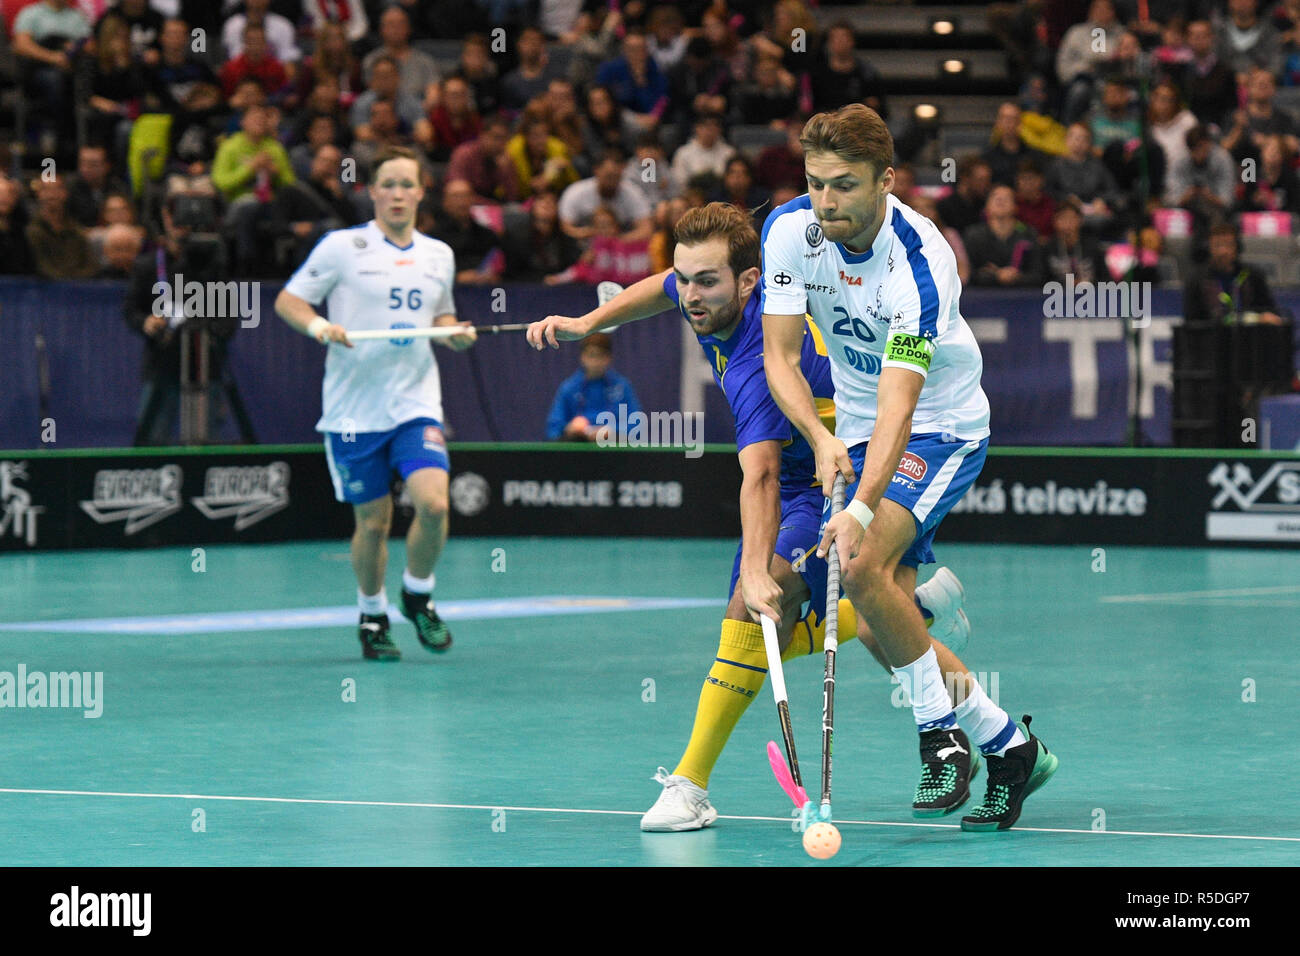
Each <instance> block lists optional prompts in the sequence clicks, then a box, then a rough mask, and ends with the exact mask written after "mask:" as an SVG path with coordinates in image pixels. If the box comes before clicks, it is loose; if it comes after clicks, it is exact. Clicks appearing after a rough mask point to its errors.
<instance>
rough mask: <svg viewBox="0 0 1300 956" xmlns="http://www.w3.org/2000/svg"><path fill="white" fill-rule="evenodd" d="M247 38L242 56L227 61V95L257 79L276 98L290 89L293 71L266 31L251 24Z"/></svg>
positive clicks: (223, 75) (223, 72) (224, 81)
mask: <svg viewBox="0 0 1300 956" xmlns="http://www.w3.org/2000/svg"><path fill="white" fill-rule="evenodd" d="M243 40H244V42H243V47H242V50H241V52H240V54H239V56H236V57H233V58H231V59H230V60H228V61H226V65H225V66H223V67H222V68H221V74H220V76H221V89H222V91H223V92H224V93H225V94H226V96H227V97H229V96H230V95H231V94H232V93H233V92H234V91H235V87H236V86H238V85H239V84H240V83H242V82H243V81H244V80H247V79H252V80H256V81H257V85H258V86H260V87H261V88H262V92H263V93H265V94H266V95H267V96H268V97H270V98H272V99H277V98H278V97H279V96H280V95H281V94H282V93H286V92H288V87H289V72H288V70H286V69H285V65H284V64H283V63H281V62H280V61H279V60H278V59H276V57H275V54H274V52H273V51H272V49H271V47H270V46H269V45H268V44H267V40H266V31H265V30H264V29H263V28H262V27H261V26H260V25H258V24H256V23H250V24H248V25H247V26H245V27H244V36H243Z"/></svg>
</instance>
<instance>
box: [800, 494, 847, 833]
mask: <svg viewBox="0 0 1300 956" xmlns="http://www.w3.org/2000/svg"><path fill="white" fill-rule="evenodd" d="M843 508H844V476H843V475H839V474H837V475H836V476H835V485H834V487H833V489H832V491H831V517H832V518H833V517H835V515H837V514H839V512H840V511H842V510H843ZM839 611H840V550H839V548H838V547H837V546H836V545H835V544H834V543H833V542H832V544H831V546H830V548H829V549H827V554H826V673H825V675H824V676H823V678H822V802H821V806H820V807H814V806H813V804H812V801H811V800H810V801H808V803H806V804H804V808H803V822H804V829H805V830H806V829H807V828H808V827H809V826H810V825H811V824H812V823H814V822H825V823H829V822H830V820H831V751H832V750H833V748H834V742H835V654H836V651H838V650H839V644H840V641H839V629H840V614H839Z"/></svg>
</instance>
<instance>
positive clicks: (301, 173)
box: [289, 116, 340, 179]
mask: <svg viewBox="0 0 1300 956" xmlns="http://www.w3.org/2000/svg"><path fill="white" fill-rule="evenodd" d="M339 138H340V137H339V125H338V121H337V120H335V119H334V117H332V116H313V117H312V118H311V124H310V125H309V126H308V127H307V138H306V139H304V140H303V141H302V142H301V143H299V144H298V145H297V146H295V147H294V148H293V149H291V150H289V163H290V165H292V166H293V175H294V177H295V178H297V179H307V178H309V177H310V176H311V164H312V159H313V157H314V156H315V155H316V151H317V150H319V149H320V148H321V147H322V146H325V145H327V144H328V145H330V146H338V145H339Z"/></svg>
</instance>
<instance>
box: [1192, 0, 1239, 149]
mask: <svg viewBox="0 0 1300 956" xmlns="http://www.w3.org/2000/svg"><path fill="white" fill-rule="evenodd" d="M1187 46H1188V48H1189V49H1190V50H1191V53H1192V59H1191V60H1190V61H1189V62H1188V63H1187V65H1186V66H1184V67H1183V69H1182V72H1181V75H1180V77H1179V85H1180V86H1181V87H1182V90H1183V95H1184V96H1185V97H1186V99H1187V108H1188V109H1189V110H1191V111H1192V113H1193V114H1194V115H1195V116H1196V118H1197V119H1198V120H1200V121H1201V122H1202V123H1205V124H1213V125H1215V126H1219V127H1222V126H1223V125H1224V124H1225V123H1226V122H1227V121H1228V120H1229V118H1230V117H1231V116H1232V112H1233V110H1235V109H1236V108H1237V77H1236V74H1234V73H1233V72H1232V70H1231V69H1230V68H1229V67H1228V65H1227V64H1226V63H1224V62H1223V61H1222V60H1221V59H1219V54H1218V50H1217V48H1216V46H1215V36H1214V27H1213V26H1211V25H1210V21H1208V20H1193V21H1192V22H1191V23H1189V24H1188V25H1187Z"/></svg>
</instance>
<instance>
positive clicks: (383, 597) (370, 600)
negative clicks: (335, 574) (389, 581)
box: [357, 588, 388, 616]
mask: <svg viewBox="0 0 1300 956" xmlns="http://www.w3.org/2000/svg"><path fill="white" fill-rule="evenodd" d="M357 604H358V605H360V607H361V613H362V614H370V615H372V616H373V615H379V614H386V613H387V612H388V594H387V593H386V592H385V591H384V589H383V588H380V589H379V593H378V594H370V595H367V594H365V593H363V592H362V590H361V588H357Z"/></svg>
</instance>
